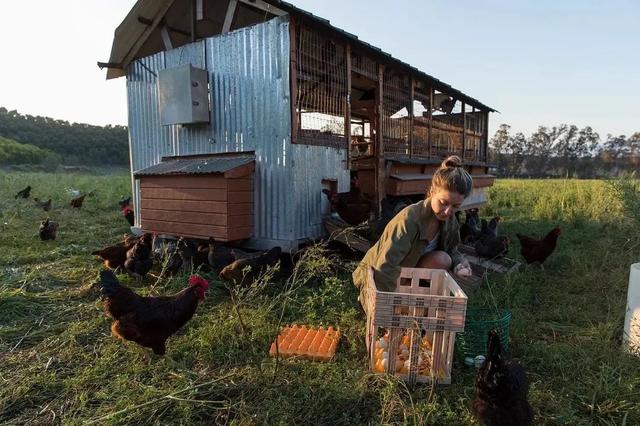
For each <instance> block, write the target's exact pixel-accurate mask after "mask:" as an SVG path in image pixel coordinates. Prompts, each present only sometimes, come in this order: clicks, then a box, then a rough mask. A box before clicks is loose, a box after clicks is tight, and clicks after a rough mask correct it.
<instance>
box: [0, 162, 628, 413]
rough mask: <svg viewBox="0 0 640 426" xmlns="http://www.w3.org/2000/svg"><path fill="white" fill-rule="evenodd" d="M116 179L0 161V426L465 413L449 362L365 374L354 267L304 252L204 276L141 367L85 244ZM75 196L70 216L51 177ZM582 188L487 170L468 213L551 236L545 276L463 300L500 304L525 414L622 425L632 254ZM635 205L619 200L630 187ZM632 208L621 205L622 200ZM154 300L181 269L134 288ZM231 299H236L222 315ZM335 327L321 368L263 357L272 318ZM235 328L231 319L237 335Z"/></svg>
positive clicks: (610, 212)
mask: <svg viewBox="0 0 640 426" xmlns="http://www.w3.org/2000/svg"><path fill="white" fill-rule="evenodd" d="M27 184H30V185H31V186H32V187H33V191H32V196H36V197H40V198H45V199H46V198H49V196H51V197H52V198H53V203H54V206H55V207H54V210H53V211H52V212H49V216H51V217H52V218H54V219H55V220H58V221H59V222H60V224H61V228H60V230H59V233H58V239H56V240H55V241H46V242H43V241H40V240H39V239H38V238H37V227H38V222H39V221H40V220H42V219H43V218H44V217H46V213H44V212H43V211H41V210H38V209H36V207H35V206H34V205H33V202H32V201H30V200H29V201H25V200H15V199H14V198H13V195H14V194H15V192H17V191H18V190H19V189H22V188H23V187H25V186H26V185H27ZM129 186H130V181H129V178H128V176H127V175H125V174H121V175H115V176H91V175H62V174H59V175H50V174H36V173H9V174H7V173H2V172H0V247H1V250H0V423H2V424H25V423H30V424H51V423H64V424H80V423H85V422H94V423H98V424H125V423H126V424H180V423H182V424H216V423H217V424H226V423H234V424H332V425H338V424H368V423H370V424H390V423H394V424H403V423H405V424H437V425H461V424H474V421H473V420H472V418H471V415H470V412H469V403H470V401H471V399H472V398H473V392H474V387H473V379H474V373H475V371H474V370H473V369H469V368H468V367H465V366H464V365H461V364H459V363H457V362H456V364H455V365H454V370H453V374H452V377H453V384H452V385H450V386H438V387H435V388H433V387H430V386H420V387H418V388H417V389H414V390H409V389H407V388H406V387H405V386H404V385H403V384H402V383H400V382H398V381H396V380H394V379H392V378H388V377H382V376H376V375H372V374H370V373H369V372H368V371H367V368H366V353H365V344H364V324H365V322H364V318H363V314H362V311H361V309H360V308H359V305H358V304H357V302H356V297H357V293H356V291H355V288H354V287H353V285H352V284H351V281H350V272H351V271H352V270H353V268H354V266H355V262H354V261H348V260H341V261H336V260H335V259H334V258H331V257H327V256H329V255H331V253H328V252H322V251H321V250H319V249H314V250H310V251H309V252H308V254H307V255H306V256H305V257H304V258H303V260H302V261H301V262H300V263H299V264H298V267H297V268H296V269H295V274H294V275H293V276H291V277H289V278H287V277H286V276H282V275H278V274H276V275H275V276H274V277H273V278H269V277H266V278H265V280H264V281H265V282H266V283H265V284H264V285H256V286H254V287H252V288H250V289H248V290H247V291H245V292H239V293H236V294H235V296H237V298H235V299H234V300H235V302H232V299H231V297H230V296H229V293H228V292H227V291H226V290H225V289H224V288H223V286H222V284H221V283H219V282H217V281H216V280H215V277H213V276H207V278H209V279H211V280H212V287H211V288H210V291H209V293H208V295H207V299H206V301H205V302H204V303H203V304H202V305H200V306H199V308H198V310H197V312H196V315H195V316H194V318H193V319H192V320H191V321H190V322H189V323H188V324H187V325H186V326H185V327H184V328H183V329H182V330H181V331H180V332H179V333H178V334H177V335H175V336H174V337H173V338H171V339H170V340H169V342H168V353H167V356H165V357H163V358H158V357H154V358H152V360H151V362H150V363H149V362H148V361H147V360H146V359H145V356H144V354H145V352H144V351H143V350H142V349H141V348H139V347H138V346H136V345H135V344H132V343H123V342H122V341H119V340H117V339H115V338H114V337H112V336H111V335H110V329H109V326H110V321H109V320H108V319H107V318H106V316H105V315H104V313H103V312H102V308H101V303H100V299H99V294H98V290H97V289H95V288H94V287H93V286H92V283H93V282H94V281H95V280H96V277H97V273H98V271H99V270H100V264H99V262H98V261H97V260H96V259H94V258H93V257H92V256H91V255H89V252H91V251H92V250H95V249H97V248H100V247H101V246H103V245H106V244H110V243H113V242H115V241H117V239H118V238H120V237H121V236H122V234H123V233H125V232H126V231H127V229H128V225H127V224H126V222H125V220H124V219H123V218H122V217H121V215H120V213H119V211H118V209H117V204H116V202H117V201H118V199H119V198H120V196H122V195H124V194H128V193H129V192H130V189H129ZM67 187H74V188H79V189H81V190H85V191H90V190H93V189H95V190H96V196H95V197H93V198H88V199H87V200H86V201H85V206H84V207H83V208H82V210H81V211H71V209H70V208H68V207H66V202H67V201H68V195H67V194H66V193H65V188H67ZM623 194H625V192H624V191H619V192H615V191H613V190H612V188H611V186H610V185H609V184H608V183H606V182H600V181H573V180H569V181H564V180H545V181H523V180H503V181H499V182H498V183H497V184H496V185H495V186H494V187H493V188H492V189H491V190H490V197H491V200H490V203H489V205H488V206H487V207H486V208H485V209H484V211H482V212H481V214H482V215H483V216H488V215H490V214H494V213H497V214H500V215H501V216H502V217H503V218H504V221H503V226H502V231H503V232H505V233H507V234H508V235H510V236H512V239H513V240H516V242H515V243H514V245H513V246H512V248H511V257H515V258H520V257H519V247H518V244H517V239H515V233H516V232H521V233H527V234H530V235H541V234H543V233H544V232H546V231H547V230H548V229H550V228H551V227H552V226H554V225H560V226H561V227H562V230H563V234H562V236H561V237H560V240H559V244H558V248H557V251H556V252H555V253H554V255H553V256H552V257H551V258H550V259H549V260H548V262H547V263H546V264H545V269H544V270H541V269H540V268H538V267H525V268H523V269H522V270H521V272H519V273H517V274H514V275H511V276H490V277H488V280H487V281H486V282H485V283H484V285H483V286H482V287H481V288H480V289H479V290H477V291H475V292H473V293H470V294H469V304H470V305H471V306H485V307H496V306H497V307H500V308H509V309H511V311H512V312H513V321H512V327H511V337H512V349H513V355H514V357H515V358H516V359H518V360H519V361H520V362H521V363H522V364H523V365H524V366H525V367H526V369H527V371H528V375H529V380H530V383H531V386H530V400H531V403H532V405H533V407H534V410H535V413H536V424H554V425H555V424H558V425H560V424H562V425H564V424H571V425H575V424H597V425H620V424H627V425H635V424H640V358H635V357H633V356H630V355H628V354H625V353H624V352H623V351H622V350H621V336H622V324H623V318H624V308H625V303H626V290H627V279H628V273H629V265H630V264H631V263H633V262H637V261H638V260H640V223H639V222H638V220H637V218H638V216H637V212H638V210H637V201H634V197H637V194H635V195H634V194H633V191H626V198H624V197H623ZM636 200H637V198H636ZM634 203H636V204H634ZM120 278H121V280H122V281H123V282H125V283H126V284H127V285H130V286H132V287H133V288H135V290H136V291H138V292H140V293H143V294H168V293H173V292H175V291H177V290H178V289H180V288H181V287H183V286H184V284H185V281H186V276H180V277H174V278H172V279H170V280H161V281H156V280H155V279H154V278H152V277H149V276H148V277H147V278H146V279H145V281H144V282H143V283H141V284H137V283H136V282H135V281H134V280H133V279H131V278H129V277H127V276H124V275H121V276H120ZM234 307H237V308H238V309H235V308H234ZM291 322H298V323H306V324H311V325H333V326H339V327H340V329H341V330H342V331H343V332H344V337H343V339H342V340H341V342H340V346H339V348H338V352H337V356H336V358H335V359H334V361H333V362H330V363H327V364H322V363H311V362H306V361H300V360H285V361H281V362H280V363H279V364H278V365H277V366H276V364H275V362H274V361H273V360H271V359H270V358H268V356H267V351H268V348H269V344H270V342H271V341H272V339H273V338H274V336H275V335H276V334H277V330H278V326H279V324H286V323H291ZM242 324H244V326H245V328H244V329H243V327H242Z"/></svg>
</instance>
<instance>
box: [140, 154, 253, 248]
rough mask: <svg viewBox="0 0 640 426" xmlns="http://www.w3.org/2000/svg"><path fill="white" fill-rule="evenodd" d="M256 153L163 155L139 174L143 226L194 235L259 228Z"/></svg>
mask: <svg viewBox="0 0 640 426" xmlns="http://www.w3.org/2000/svg"><path fill="white" fill-rule="evenodd" d="M254 167H255V162H254V159H253V156H251V155H245V156H229V155H218V156H211V155H209V156H191V157H172V158H170V159H163V161H162V162H161V163H160V164H158V165H155V166H152V167H150V168H147V169H144V170H141V171H139V172H137V173H136V174H135V177H136V178H137V179H139V181H140V206H141V210H140V216H141V221H140V223H141V228H142V229H143V230H144V231H145V232H156V233H159V234H168V235H176V236H184V237H190V238H201V239H208V238H210V237H213V238H214V239H215V240H217V241H235V240H242V239H246V238H249V237H251V235H252V232H253V172H254Z"/></svg>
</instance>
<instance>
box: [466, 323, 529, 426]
mask: <svg viewBox="0 0 640 426" xmlns="http://www.w3.org/2000/svg"><path fill="white" fill-rule="evenodd" d="M528 393H529V382H528V380H527V374H526V372H525V370H524V368H523V367H522V366H521V365H520V364H518V363H516V362H514V361H511V360H508V359H506V358H505V356H504V355H503V353H502V346H501V344H500V337H499V336H498V333H497V332H496V331H495V330H491V331H490V332H489V343H488V351H487V358H486V360H485V362H484V364H483V365H482V367H480V370H479V371H478V374H477V376H476V395H475V398H474V400H473V402H472V407H471V411H472V412H473V415H474V416H475V417H476V418H477V419H478V421H479V422H480V423H481V424H483V425H486V426H526V425H530V424H531V423H532V422H533V410H532V409H531V406H530V405H529V402H528V401H527V396H528Z"/></svg>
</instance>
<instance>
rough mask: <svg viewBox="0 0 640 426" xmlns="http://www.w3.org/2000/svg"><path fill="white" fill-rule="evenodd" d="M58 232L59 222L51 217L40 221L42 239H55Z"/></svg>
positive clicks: (39, 233) (39, 232)
mask: <svg viewBox="0 0 640 426" xmlns="http://www.w3.org/2000/svg"><path fill="white" fill-rule="evenodd" d="M57 232H58V222H54V221H53V220H50V219H49V218H46V219H45V220H43V221H42V223H40V228H39V229H38V235H39V236H40V239H41V240H42V241H45V240H55V239H56V233H57Z"/></svg>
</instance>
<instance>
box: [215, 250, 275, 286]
mask: <svg viewBox="0 0 640 426" xmlns="http://www.w3.org/2000/svg"><path fill="white" fill-rule="evenodd" d="M281 254H282V250H281V249H280V247H274V248H272V249H271V250H269V251H267V252H264V253H262V254H260V255H258V256H254V257H248V258H244V259H238V260H235V261H234V262H233V263H231V264H230V265H227V266H225V267H224V269H222V271H221V272H220V274H219V277H220V279H221V280H223V281H227V282H232V283H234V284H236V285H249V284H251V283H253V282H254V281H255V279H256V278H257V277H258V276H259V275H260V274H261V273H263V272H264V271H265V269H266V268H267V266H269V265H273V264H275V263H276V262H277V261H278V260H279V259H280V255H281Z"/></svg>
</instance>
